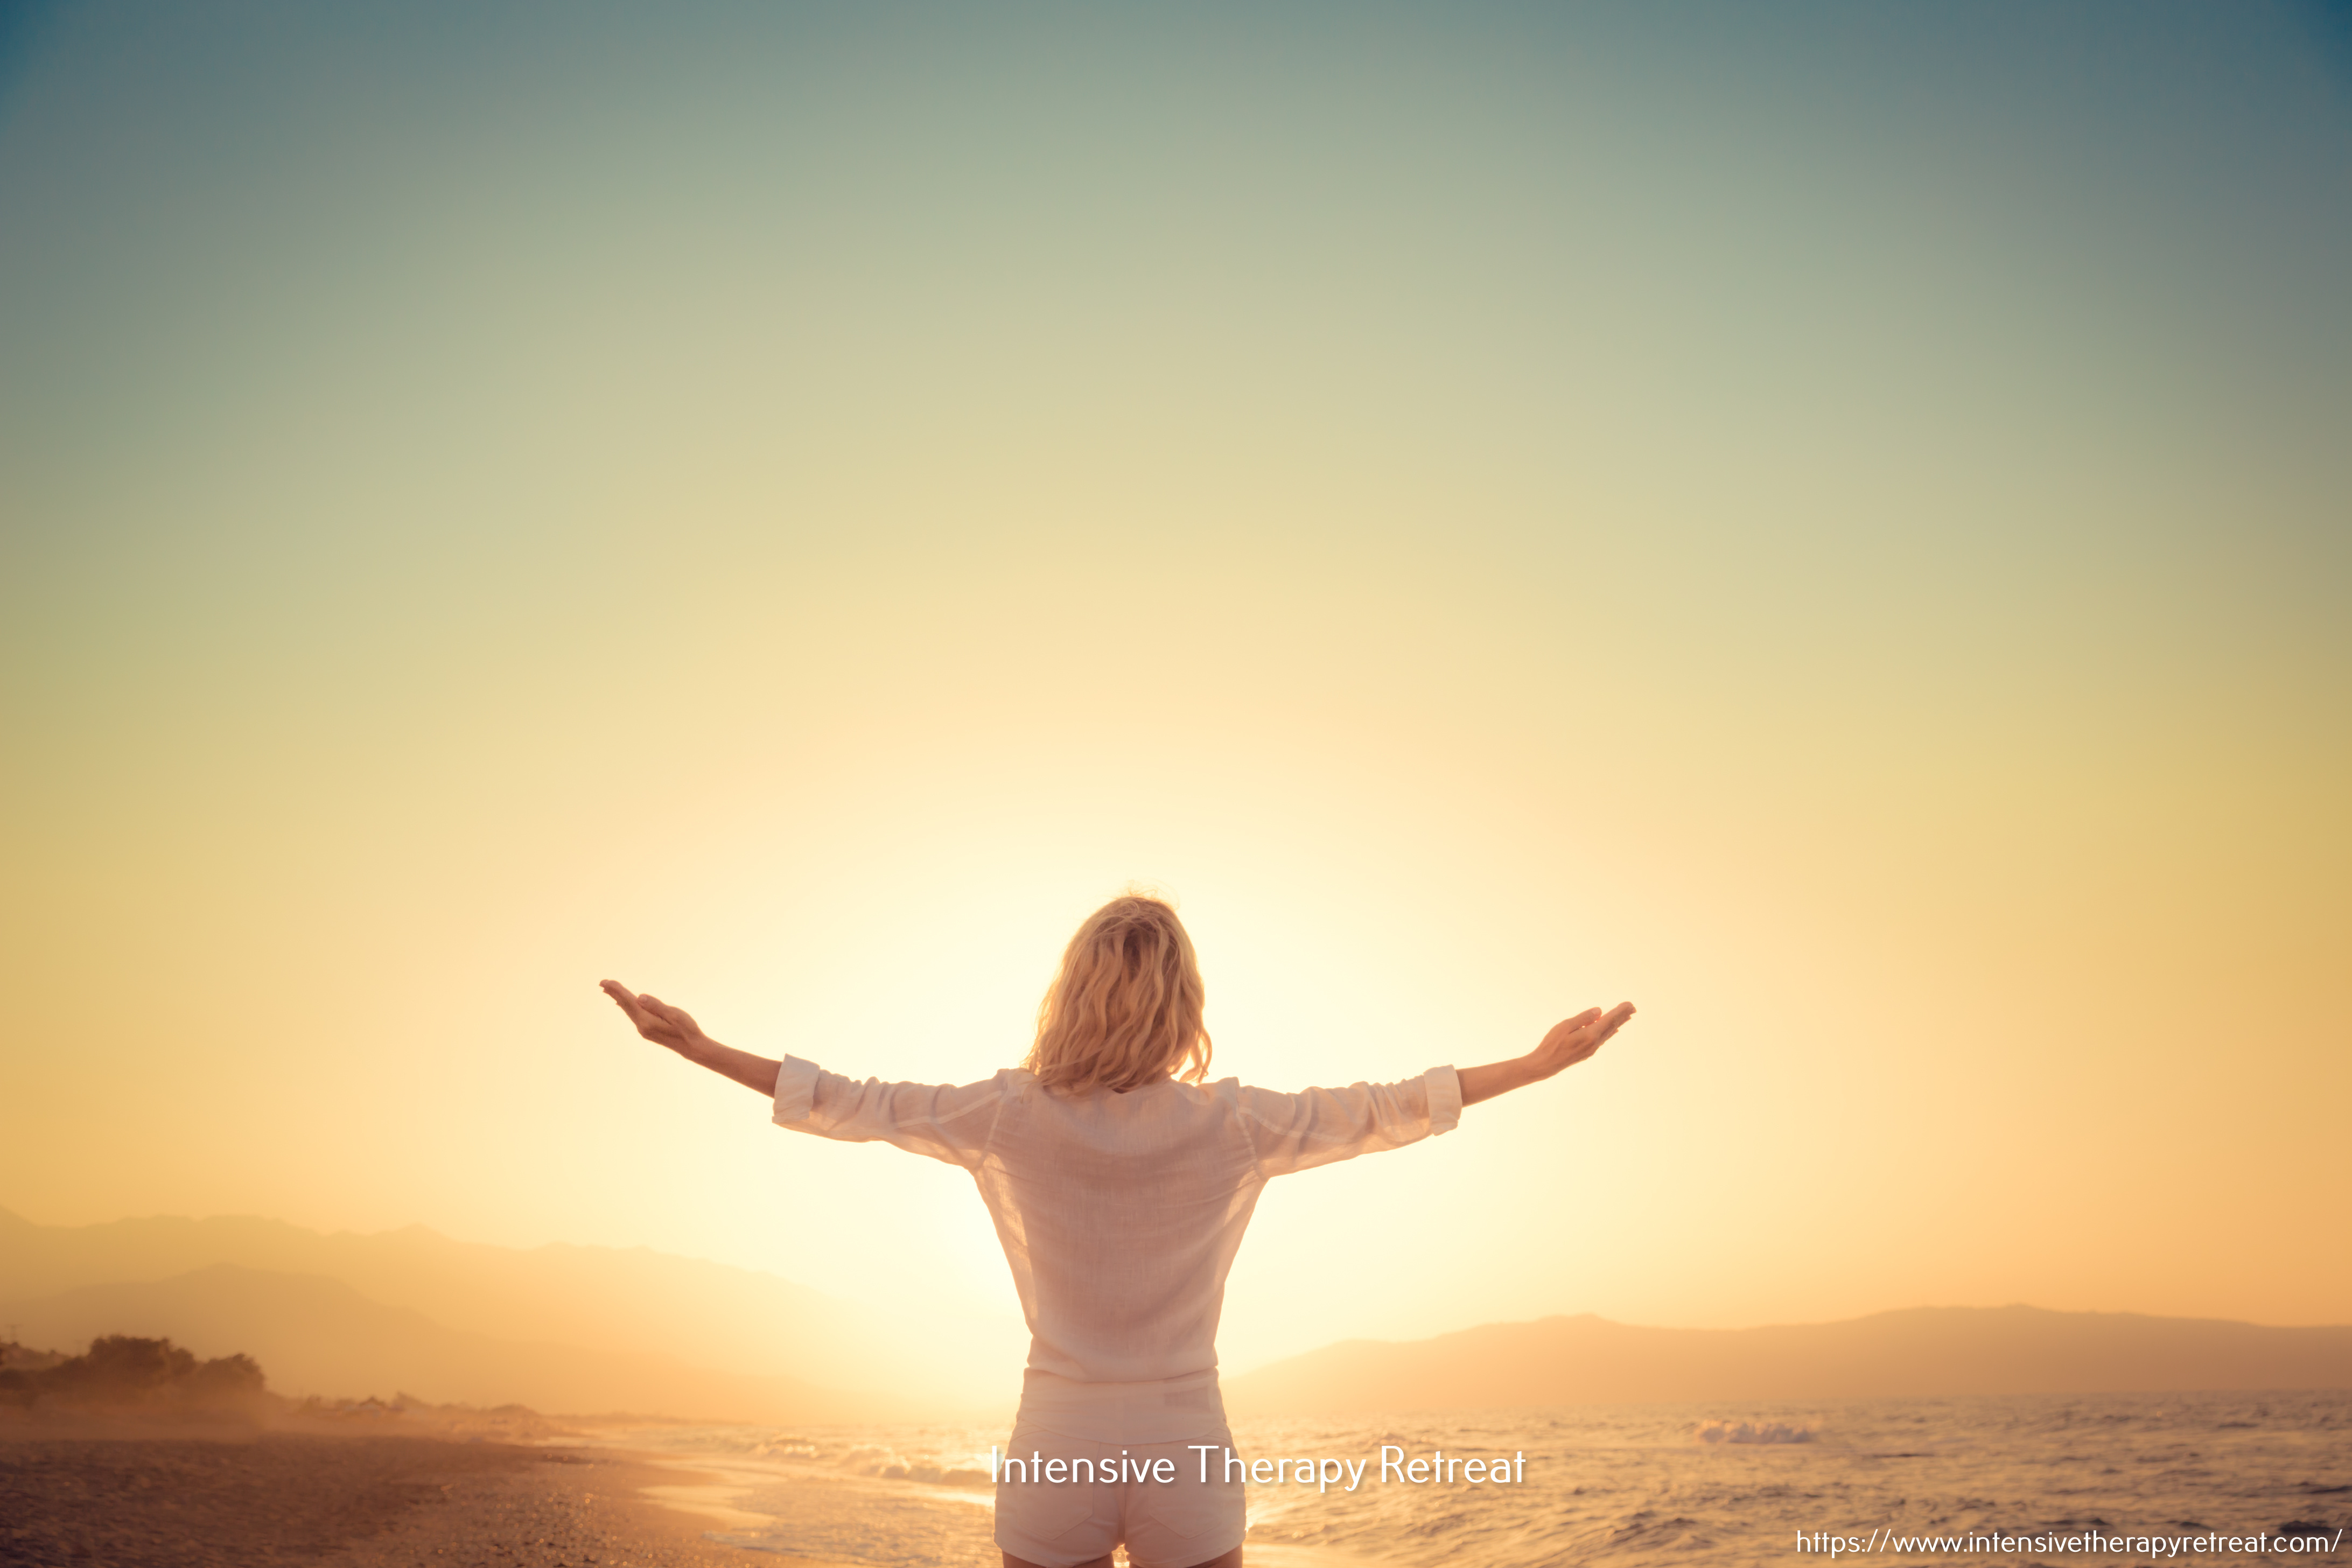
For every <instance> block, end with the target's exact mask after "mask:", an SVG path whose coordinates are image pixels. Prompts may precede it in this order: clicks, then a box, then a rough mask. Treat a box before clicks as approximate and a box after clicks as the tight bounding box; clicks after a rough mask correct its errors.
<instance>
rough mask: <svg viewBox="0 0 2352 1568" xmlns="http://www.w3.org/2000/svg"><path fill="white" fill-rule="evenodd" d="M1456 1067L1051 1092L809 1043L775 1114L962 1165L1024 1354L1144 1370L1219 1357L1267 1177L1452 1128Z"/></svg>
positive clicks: (1144, 1375) (1011, 1073) (1176, 1371)
mask: <svg viewBox="0 0 2352 1568" xmlns="http://www.w3.org/2000/svg"><path fill="white" fill-rule="evenodd" d="M1461 1107H1462V1098H1461V1089H1460V1087H1459V1084H1458V1081H1457V1080H1456V1079H1455V1076H1454V1069H1453V1068H1432V1069H1431V1070H1430V1071H1429V1072H1427V1073H1424V1074H1423V1075H1422V1076H1421V1077H1419V1078H1415V1079H1406V1080H1404V1081H1403V1082H1402V1083H1395V1084H1380V1085H1373V1084H1362V1083H1359V1084H1353V1085H1350V1086H1349V1088H1347V1089H1308V1090H1307V1091H1306V1092H1304V1093H1301V1094H1282V1093H1277V1092H1276V1091H1274V1090H1271V1089H1245V1088H1244V1087H1243V1086H1242V1085H1241V1083H1240V1082H1239V1081H1238V1080H1236V1079H1223V1080H1222V1081H1220V1082H1217V1083H1213V1084H1208V1085H1202V1086H1195V1085H1192V1084H1185V1083H1178V1082H1175V1081H1174V1080H1172V1079H1162V1080H1160V1082H1158V1083H1153V1084H1148V1085H1145V1086H1143V1087H1141V1088H1139V1089H1130V1090H1129V1091H1128V1092H1126V1093H1124V1094H1121V1093H1115V1092H1113V1091H1111V1090H1108V1089H1094V1090H1089V1091H1085V1092H1081V1093H1069V1092H1066V1091H1059V1090H1048V1089H1045V1087H1044V1086H1043V1085H1042V1084H1040V1083H1039V1082H1038V1080H1037V1079H1036V1078H1035V1077H1034V1075H1032V1074H1030V1073H1028V1072H1026V1071H1024V1070H1022V1069H1020V1068H1007V1069H1005V1070H1004V1071H1003V1072H1000V1073H998V1074H997V1075H996V1076H995V1077H994V1078H992V1079H985V1080H983V1081H982V1082H979V1083H973V1084H966V1085H963V1086H961V1087H960V1088H948V1087H944V1086H940V1087H933V1086H929V1085H920V1084H905V1083H882V1082H879V1081H877V1080H874V1079H868V1080H867V1081H866V1082H864V1083H856V1082H853V1081H852V1080H850V1079H845V1078H842V1077H840V1076H838V1075H836V1074H834V1073H828V1072H825V1071H824V1070H823V1069H822V1068H818V1067H816V1066H815V1064H814V1063H811V1062H805V1061H802V1060H800V1059H799V1058H785V1061H784V1065H783V1068H782V1070H781V1071H780V1072H779V1073H778V1075H777V1080H776V1103H775V1120H776V1121H777V1123H778V1124H779V1125H781V1126H784V1127H788V1128H792V1129H793V1130H794V1131H805V1132H814V1133H817V1134H819V1135H821V1136H824V1137H829V1138H837V1139H846V1140H850V1141H853V1142H864V1141H866V1140H880V1141H883V1142H890V1143H895V1144H897V1145H898V1147H900V1148H903V1149H908V1150H910V1151H912V1152H916V1153H921V1154H929V1155H931V1156H932V1157H934V1158H936V1159H940V1160H945V1161H948V1162H950V1163H954V1164H958V1165H961V1166H963V1167H965V1168H966V1169H967V1170H969V1171H971V1173H972V1179H973V1180H974V1181H975V1182H976V1183H977V1184H978V1185H979V1188H980V1194H981V1198H982V1201H983V1202H984V1203H986V1204H987V1205H988V1211H989V1214H990V1215H991V1217H992V1218H993V1219H994V1221H995V1223H996V1233H997V1237H998V1238H999V1239H1000V1240H1001V1241H1002V1242H1003V1246H1004V1256H1005V1261H1006V1262H1007V1263H1008V1264H1009V1265H1010V1266H1011V1268H1012V1270H1013V1284H1014V1287H1015V1288H1016V1289H1018V1291H1019V1292H1020V1296H1021V1309H1022V1312H1023V1315H1024V1317H1025V1318H1026V1319H1027V1320H1028V1323H1029V1331H1030V1336H1031V1339H1030V1350H1029V1365H1030V1366H1031V1367H1032V1368H1034V1369H1036V1370H1038V1371H1041V1372H1045V1373H1052V1374H1053V1375H1055V1376H1057V1377H1063V1378H1068V1379H1071V1380H1073V1381H1076V1382H1080V1383H1141V1382H1150V1381H1157V1380H1160V1379H1166V1378H1173V1377H1181V1376H1183V1375H1185V1374H1187V1373H1198V1372H1205V1371H1208V1370H1210V1369H1212V1368H1213V1367H1214V1366H1215V1365H1216V1334H1217V1319H1218V1315H1219V1312H1220V1310H1222V1307H1223V1300H1224V1288H1225V1276H1226V1274H1227V1273H1228V1272H1229V1271H1230V1270H1231V1268H1232V1267H1233V1261H1234V1254H1235V1253H1236V1252H1237V1251H1238V1250H1239V1248H1240V1247H1241V1240H1242V1232H1243V1230H1244V1228H1245V1227H1246V1226H1247V1225H1248V1224H1249V1217H1250V1214H1251V1211H1252V1210H1253V1209H1254V1208H1255V1206H1256V1204H1257V1196H1258V1193H1259V1192H1260V1190H1261V1189H1262V1188H1263V1187H1264V1186H1265V1183H1266V1181H1267V1180H1268V1179H1269V1178H1271V1177H1274V1176H1277V1175H1281V1174H1283V1173H1286V1172H1290V1171H1297V1170H1304V1169H1306V1168H1307V1167H1308V1166H1312V1165H1319V1164H1327V1163H1330V1162H1332V1161H1335V1160H1344V1159H1347V1158H1349V1157H1350V1156H1351V1155H1355V1154H1360V1153H1365V1152H1370V1151H1372V1150H1377V1149H1393V1148H1397V1147H1399V1146H1401V1145H1402V1144H1405V1143H1411V1142H1415V1141H1417V1140H1419V1139H1422V1138H1424V1137H1427V1136H1429V1135H1430V1134H1432V1133H1433V1132H1444V1131H1449V1130H1450V1129H1451V1128H1452V1127H1453V1126H1454V1122H1455V1121H1456V1120H1457V1119H1458V1118H1459V1116H1460V1114H1461Z"/></svg>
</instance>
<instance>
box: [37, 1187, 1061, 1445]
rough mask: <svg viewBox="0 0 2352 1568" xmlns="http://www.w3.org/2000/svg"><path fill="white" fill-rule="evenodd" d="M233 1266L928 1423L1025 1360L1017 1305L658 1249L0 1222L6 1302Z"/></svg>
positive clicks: (242, 1226)
mask: <svg viewBox="0 0 2352 1568" xmlns="http://www.w3.org/2000/svg"><path fill="white" fill-rule="evenodd" d="M224 1263H226V1264H233V1265H236V1266H237V1267H239V1268H247V1269H257V1270H260V1271H263V1272H267V1273H276V1274H299V1275H318V1276H324V1277H326V1278H328V1279H337V1280H341V1282H342V1283H344V1284H345V1285H348V1286H350V1287H351V1288H352V1289H353V1290H355V1291H357V1292H358V1293H359V1294H360V1295H361V1296H362V1297H365V1298H367V1299H368V1300H371V1301H373V1302H377V1303H381V1304H382V1305H384V1306H387V1307H397V1308H405V1309H408V1310H412V1311H415V1312H417V1313H421V1314H422V1315H423V1316H425V1317H426V1318H429V1319H431V1320H432V1321H434V1322H436V1323H437V1324H439V1325H440V1326H442V1327H444V1328H447V1329H452V1330H457V1331H464V1332H470V1333H476V1334H485V1335H489V1336H492V1337H494V1338H498V1339H505V1340H519V1341H529V1342H542V1343H547V1344H553V1345H571V1346H574V1347H577V1348H579V1349H581V1350H586V1351H595V1352H606V1353H613V1354H627V1355H642V1354H646V1353H652V1354H656V1355H667V1356H670V1357H673V1358H676V1359H677V1360H679V1361H682V1362H688V1363H693V1364H696V1365H699V1366H706V1367H712V1368H716V1369H719V1370H722V1371H725V1372H730V1373H740V1374H744V1375H747V1376H751V1377H782V1378H789V1379H798V1380H800V1381H802V1382H804V1383H809V1384H820V1385H824V1386H829V1387H834V1388H839V1389H844V1390H853V1391H870V1392H871V1393H873V1394H877V1395H880V1396H882V1397H884V1398H887V1399H890V1400H894V1401H903V1402H906V1403H908V1404H909V1405H917V1406H920V1407H923V1408H927V1409H932V1410H944V1411H954V1410H963V1409H975V1408H993V1407H996V1406H1000V1405H1010V1403H1011V1402H1012V1400H1013V1398H1014V1397H1015V1396H1016V1395H1017V1394H1018V1391H1019V1384H1018V1382H1017V1372H1016V1371H1015V1370H1014V1369H1017V1368H1018V1367H1019V1366H1020V1364H1021V1360H1022V1357H1023V1355H1024V1353H1025V1351H1026V1347H1027V1341H1026V1336H1025V1334H1024V1333H1023V1332H1022V1331H1021V1328H1020V1322H1019V1320H1018V1318H1017V1317H1013V1316H1012V1315H1011V1312H1010V1310H1009V1307H1008V1312H1007V1315H1006V1318H1005V1320H1004V1321H1001V1322H973V1321H969V1320H966V1319H961V1318H957V1317H954V1316H950V1315H949V1314H945V1313H934V1312H927V1311H925V1310H922V1308H921V1307H920V1306H919V1305H917V1306H914V1307H912V1308H909V1309H907V1310H898V1311H896V1312H892V1311H882V1310H875V1309H873V1308H871V1307H867V1306H864V1305H861V1304H857V1303H853V1302H848V1301H842V1300H835V1299H834V1298H832V1297H829V1296H825V1295H824V1294H822V1293H821V1292H818V1291H815V1290H812V1289H808V1288H807V1287H805V1286H802V1285H797V1284H794V1283H793V1282H792V1281H790V1280H787V1279H780V1278H778V1277H777V1276H775V1275H772V1274H762V1273H758V1272H755V1271H753V1270H751V1269H744V1268H729V1267H727V1266H725V1265H723V1264H718V1263H708V1262H704V1261H701V1260H699V1259H696V1258H677V1257H673V1256H671V1255H669V1254H666V1253H660V1252H656V1251H653V1250H652V1249H650V1248H647V1247H632V1248H618V1247H570V1246H561V1245H558V1246H549V1247H532V1248H529V1249H523V1248H516V1247H488V1246H482V1245H479V1244H476V1243H469V1242H460V1241H453V1240H451V1239H450V1238H448V1237H445V1236H442V1235H440V1234H438V1233H437V1232H435V1231H431V1230H428V1229H426V1228H425V1227H424V1226H408V1227H406V1228H405V1229H402V1230H394V1231H383V1232H378V1233H376V1234H373V1235H359V1234H355V1233H352V1232H337V1233H335V1234H333V1235H321V1234H320V1233H319V1232H317V1231H311V1230H305V1229H303V1228H301V1227H300V1226H292V1225H286V1224H282V1223H280V1222H278V1221H276V1220H266V1219H252V1218H243V1217H236V1218H221V1219H201V1220H199V1219H182V1218H170V1217H160V1218H149V1219H130V1220H118V1221H115V1222H112V1223H110V1224H106V1225H93V1226H41V1225H35V1224H33V1223H31V1222H30V1221H27V1220H25V1219H23V1218H21V1217H19V1216H17V1215H13V1214H10V1213H8V1212H7V1211H6V1210H5V1209H0V1302H6V1301H11V1300H31V1299H35V1298H40V1297H48V1296H55V1295H58V1294H59V1293H61V1292H65V1291H69V1290H75V1289H80V1288H82V1287H85V1286H92V1285H102V1284H115V1283H125V1282H136V1281H149V1282H152V1281H160V1280H163V1279H172V1278H173V1277H176V1276H179V1275H184V1274H186V1273H188V1272H190V1271H192V1270H194V1269H200V1268H208V1267H211V1266H213V1265H215V1264H224ZM93 1331H94V1332H95V1331H104V1330H103V1329H102V1328H101V1329H98V1330H93ZM179 1337H182V1338H185V1336H184V1335H183V1336H179ZM271 1370H272V1373H273V1375H276V1373H277V1369H276V1367H275V1365H274V1364H273V1366H272V1368H271ZM419 1392H422V1391H421V1390H420V1391H419Z"/></svg>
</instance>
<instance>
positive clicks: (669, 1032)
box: [602, 980, 710, 1052]
mask: <svg viewBox="0 0 2352 1568" xmlns="http://www.w3.org/2000/svg"><path fill="white" fill-rule="evenodd" d="M602 984H603V985H604V994H605V995H607V996H610V997H611V998H612V999H613V1001H614V1005H616V1006H618V1007H619V1008H620V1009H621V1011H622V1012H624V1013H626V1014H627V1015H628V1016H629V1022H630V1023H632V1024H635V1026H637V1033H639V1034H640V1035H643V1036H644V1037H646V1038H647V1039H649V1040H651V1041H652V1042H653V1043H654V1044H656V1045H657V1046H667V1047H669V1048H670V1049H671V1050H674V1051H679V1052H690V1051H691V1050H692V1049H693V1047H696V1046H698V1045H708V1044H709V1043H710V1037H709V1036H708V1035H705V1034H704V1033H703V1032H702V1026H700V1025H699V1024H697V1023H696V1022H695V1021H694V1015H693V1014H691V1013H688V1011H687V1010H686V1009H685V1008H683V1007H673V1006H671V1005H669V1004H668V1003H667V1002H665V1001H663V1000H662V999H661V998H660V997H658V996H654V995H641V994H636V993H635V992H632V991H631V990H630V989H629V988H628V987H627V986H625V985H624V984H621V983H620V982H619V981H617V980H607V981H604V982H603V983H602Z"/></svg>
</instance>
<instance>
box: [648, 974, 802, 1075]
mask: <svg viewBox="0 0 2352 1568" xmlns="http://www.w3.org/2000/svg"><path fill="white" fill-rule="evenodd" d="M604 994H605V995H607V996H610V997H611V998H612V999H613V1001H614V1005H617V1006H618V1007H619V1008H620V1009H621V1011H622V1012H624V1013H626V1014H627V1015H628V1016H629V1022H630V1023H632V1024H635V1026H637V1033H639V1034H640V1035H643V1036H644V1037H646V1038H647V1039H649V1040H651V1041H652V1042H653V1043H654V1044H656V1045H657V1046H667V1047H669V1048H670V1049H671V1050H673V1051H676V1052H677V1054H678V1055H679V1056H682V1057H684V1058H686V1059H687V1060H688V1061H690V1062H692V1063H694V1064H695V1065H696V1066H698V1067H706V1068H709V1069H710V1070H711V1071H712V1072H715V1073H717V1074H719V1076H720V1077H721V1078H731V1079H734V1080H735V1081H736V1082H737V1083H740V1084H741V1085H742V1086H743V1087H744V1088H745V1089H757V1090H759V1091H760V1092H761V1094H764V1095H767V1096H769V1097H770V1098H771V1099H772V1098H774V1096H775V1092H776V1073H777V1072H778V1070H779V1069H781V1068H782V1066H783V1064H782V1062H777V1061H771V1060H770V1059H769V1058H766V1057H755V1056H753V1055H752V1054H751V1052H749V1051H739V1050H737V1049H736V1048H735V1047H732V1046H722V1045H720V1044H719V1042H718V1041H717V1040H714V1039H712V1038H711V1037H709V1036H708V1035H706V1034H704V1033H703V1032H702V1026H700V1025H699V1024H697V1023H696V1022H695V1021H694V1016H693V1015H692V1014H690V1013H688V1012H687V1010H686V1009H685V1008H683V1007H673V1006H671V1005H669V1004H668V1003H667V1002H664V1001H663V1000H662V999H661V998H660V997H658V996H646V995H639V994H635V993H633V992H632V991H630V989H629V988H628V987H627V986H625V985H624V984H621V983H620V982H619V981H617V980H607V981H605V982H604Z"/></svg>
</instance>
